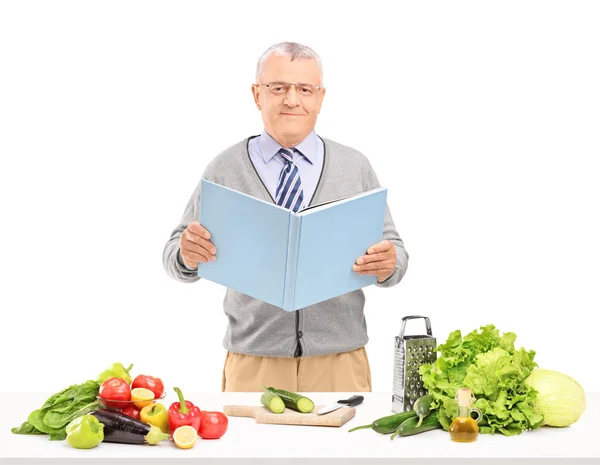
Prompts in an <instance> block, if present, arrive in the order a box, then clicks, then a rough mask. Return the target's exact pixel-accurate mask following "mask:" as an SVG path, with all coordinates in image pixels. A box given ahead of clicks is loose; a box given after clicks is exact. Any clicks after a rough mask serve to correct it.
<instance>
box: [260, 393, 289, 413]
mask: <svg viewBox="0 0 600 465" xmlns="http://www.w3.org/2000/svg"><path fill="white" fill-rule="evenodd" d="M260 402H261V403H262V404H263V405H264V406H265V407H267V408H268V409H269V410H270V411H271V412H273V413H283V411H284V410H285V404H284V403H283V400H281V397H279V396H278V395H277V394H275V393H273V392H271V391H265V392H263V394H262V396H261V397H260Z"/></svg>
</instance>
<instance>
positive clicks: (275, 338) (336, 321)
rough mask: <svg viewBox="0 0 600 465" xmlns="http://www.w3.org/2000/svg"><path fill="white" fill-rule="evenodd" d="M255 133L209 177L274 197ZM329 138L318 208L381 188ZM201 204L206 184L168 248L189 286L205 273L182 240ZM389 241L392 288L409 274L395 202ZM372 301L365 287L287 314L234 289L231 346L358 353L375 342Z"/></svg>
mask: <svg viewBox="0 0 600 465" xmlns="http://www.w3.org/2000/svg"><path fill="white" fill-rule="evenodd" d="M253 137H257V136H252V137H249V138H247V139H244V140H242V141H240V142H238V143H237V144H235V145H232V146H231V147H229V148H227V149H226V150H224V151H223V152H221V153H220V154H219V155H218V156H217V157H215V158H214V159H213V160H212V161H211V162H210V163H209V165H208V166H207V168H206V170H205V171H204V174H203V178H205V179H208V180H210V181H212V182H215V183H218V184H222V185H224V186H227V187H230V188H232V189H235V190H238V191H241V192H244V193H246V194H248V195H252V196H254V197H257V198H260V199H263V200H265V201H269V202H274V200H273V198H272V197H271V194H270V193H269V191H268V190H267V188H266V187H265V185H264V184H263V182H262V180H261V178H260V177H259V176H258V173H257V172H256V169H255V168H254V165H253V164H252V161H251V160H250V155H249V154H248V141H249V140H250V139H252V138H253ZM321 139H322V140H323V142H324V144H325V157H324V160H323V169H322V172H321V176H320V178H319V182H318V184H317V188H316V190H315V193H314V195H313V198H312V199H311V201H310V205H314V204H318V203H323V202H327V201H331V200H335V199H338V198H340V197H346V196H350V195H354V194H358V193H360V192H364V191H366V190H369V189H373V188H375V187H379V182H378V180H377V176H376V175H375V173H374V171H373V169H372V167H371V165H370V163H369V161H368V160H367V158H366V157H365V156H364V155H363V154H361V153H360V152H358V151H357V150H354V149H352V148H350V147H346V146H344V145H341V144H338V143H337V142H334V141H332V140H329V139H325V138H321ZM199 205H200V183H198V186H197V187H196V189H195V190H194V193H193V194H192V196H191V198H190V200H189V202H188V205H187V208H186V209H185V212H184V214H183V217H182V218H181V223H180V224H179V226H177V227H176V228H175V229H174V230H173V232H172V234H171V237H170V239H169V240H168V241H167V243H166V245H165V248H164V251H163V264H164V267H165V270H166V271H167V273H168V274H169V276H171V277H173V278H174V279H177V280H178V281H182V282H186V283H192V282H196V281H198V280H199V279H200V278H199V277H198V276H197V273H196V271H195V270H190V269H189V268H187V267H186V266H185V265H184V264H183V262H182V259H181V256H180V254H179V238H180V236H181V233H182V232H183V231H184V230H185V228H186V227H187V226H188V225H189V224H190V223H191V222H193V221H198V218H199ZM383 239H388V240H390V241H392V242H393V243H394V245H395V247H396V252H397V259H396V268H395V270H394V272H393V274H392V275H391V276H390V277H389V278H388V279H386V280H385V281H383V282H381V283H377V284H376V286H378V287H390V286H394V285H396V284H398V283H399V282H400V280H401V279H402V277H403V276H404V274H405V273H406V268H407V266H408V254H407V253H406V250H405V249H404V243H403V242H402V239H401V238H400V236H399V235H398V232H397V231H396V228H395V226H394V222H393V220H392V216H391V214H390V210H389V208H387V207H386V214H385V222H384V228H383ZM365 252H366V251H365ZM356 258H358V257H356ZM218 259H219V257H218V255H217V260H218ZM199 266H202V263H200V264H199ZM364 303H365V295H364V292H363V291H362V290H361V289H359V290H356V291H353V292H349V293H347V294H344V295H341V296H339V297H335V298H333V299H329V300H326V301H324V302H320V303H317V304H315V305H311V306H310V307H306V308H303V309H300V310H298V311H296V312H286V311H285V310H283V309H281V308H279V307H276V306H273V305H271V304H267V303H265V302H262V301H260V300H257V299H254V298H252V297H249V296H248V295H245V294H242V293H239V292H237V291H234V290H233V289H229V288H228V289H227V291H226V294H225V299H224V302H223V306H224V311H225V314H226V316H227V318H228V321H229V324H228V327H227V332H226V334H225V338H224V340H223V346H224V347H225V349H227V350H229V351H231V352H237V353H242V354H250V355H262V356H276V357H298V356H306V357H308V356H314V355H323V354H331V353H339V352H346V351H349V350H354V349H357V348H360V347H363V346H364V345H366V343H367V342H368V335H367V326H366V322H365V315H364ZM205 311H209V310H205Z"/></svg>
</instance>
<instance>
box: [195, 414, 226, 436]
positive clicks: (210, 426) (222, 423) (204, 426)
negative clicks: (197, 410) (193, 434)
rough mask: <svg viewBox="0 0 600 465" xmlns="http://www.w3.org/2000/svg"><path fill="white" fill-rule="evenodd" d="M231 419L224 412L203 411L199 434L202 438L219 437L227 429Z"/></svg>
mask: <svg viewBox="0 0 600 465" xmlns="http://www.w3.org/2000/svg"><path fill="white" fill-rule="evenodd" d="M228 425H229V419H228V418H227V415H225V414H224V413H222V412H207V411H206V410H203V411H202V422H201V423H200V430H199V431H198V436H200V437H201V438H202V439H219V438H220V437H221V436H223V435H224V434H225V431H227V426H228Z"/></svg>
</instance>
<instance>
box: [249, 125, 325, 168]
mask: <svg viewBox="0 0 600 465" xmlns="http://www.w3.org/2000/svg"><path fill="white" fill-rule="evenodd" d="M317 143H318V138H317V134H316V133H315V130H314V129H313V130H312V131H311V132H310V134H309V135H308V136H306V137H305V138H304V140H303V141H302V142H300V143H299V144H297V145H296V146H295V147H294V148H295V149H297V150H298V151H299V152H300V153H301V154H302V155H304V157H305V158H306V159H307V160H308V161H309V162H311V163H314V162H315V157H316V155H317ZM258 145H259V147H260V153H261V155H262V158H263V160H264V162H265V163H268V162H269V161H271V158H273V157H274V156H275V155H277V153H278V152H279V149H281V145H279V142H277V141H276V140H275V139H273V137H271V135H270V134H269V133H268V132H267V131H266V129H264V130H263V131H262V133H261V135H260V140H259V141H258Z"/></svg>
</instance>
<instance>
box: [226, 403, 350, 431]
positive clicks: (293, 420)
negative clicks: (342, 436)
mask: <svg viewBox="0 0 600 465" xmlns="http://www.w3.org/2000/svg"><path fill="white" fill-rule="evenodd" d="M321 408H323V405H315V408H314V410H313V411H312V412H311V413H300V412H296V411H295V410H292V409H289V408H286V409H285V410H284V411H283V413H273V412H271V411H270V410H269V409H268V408H267V407H264V406H262V405H261V406H256V407H255V406H250V405H225V406H224V407H223V413H225V415H228V416H231V417H250V418H254V419H256V423H269V424H274V425H305V426H342V425H343V424H344V423H346V422H347V421H348V420H350V419H351V418H353V417H354V415H356V409H355V408H354V407H342V408H339V409H337V410H335V411H333V412H330V413H327V414H325V415H319V414H317V412H318V411H319V410H320V409H321Z"/></svg>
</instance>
